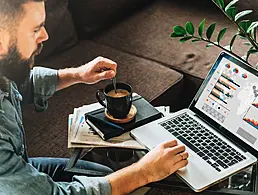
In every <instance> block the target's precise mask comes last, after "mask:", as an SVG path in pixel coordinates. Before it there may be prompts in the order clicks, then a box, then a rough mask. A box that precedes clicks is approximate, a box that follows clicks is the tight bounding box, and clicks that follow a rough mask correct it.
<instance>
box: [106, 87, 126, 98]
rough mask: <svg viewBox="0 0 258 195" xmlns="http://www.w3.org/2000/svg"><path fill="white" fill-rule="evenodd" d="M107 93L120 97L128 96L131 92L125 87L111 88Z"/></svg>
mask: <svg viewBox="0 0 258 195" xmlns="http://www.w3.org/2000/svg"><path fill="white" fill-rule="evenodd" d="M107 94H108V95H109V96H111V97H114V98H120V97H124V96H128V95H129V94H130V93H129V92H128V91H127V90H125V89H116V90H111V91H110V92H108V93H107Z"/></svg>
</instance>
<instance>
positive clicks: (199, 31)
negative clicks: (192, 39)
mask: <svg viewBox="0 0 258 195" xmlns="http://www.w3.org/2000/svg"><path fill="white" fill-rule="evenodd" d="M204 25H205V19H203V21H201V23H200V25H199V29H198V33H199V35H200V37H202V33H203V31H204Z"/></svg>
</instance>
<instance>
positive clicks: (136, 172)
mask: <svg viewBox="0 0 258 195" xmlns="http://www.w3.org/2000/svg"><path fill="white" fill-rule="evenodd" d="M106 179H107V180H108V182H109V183H110V185H111V192H112V195H121V194H128V193H130V192H132V191H133V190H135V189H137V188H139V187H142V186H144V185H146V184H147V183H149V182H150V181H149V179H148V175H147V174H146V170H144V169H141V168H140V166H138V164H137V163H135V164H133V165H131V166H129V167H126V168H124V169H121V170H119V171H116V172H115V173H112V174H110V175H108V176H106Z"/></svg>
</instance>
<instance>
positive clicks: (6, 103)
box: [0, 67, 111, 195]
mask: <svg viewBox="0 0 258 195" xmlns="http://www.w3.org/2000/svg"><path fill="white" fill-rule="evenodd" d="M57 83H58V76H57V70H53V69H49V68H43V67H35V68H33V70H32V71H31V75H30V79H28V81H27V82H26V83H25V84H23V85H22V86H20V87H19V89H18V87H17V85H16V84H15V83H14V82H11V83H10V90H9V92H5V91H3V90H1V89H0V194H8V195H9V194H10V195H19V194H22V195H41V194H42V195H43V194H44V195H52V194H53V195H54V194H55V195H57V194H65V195H68V194H69V195H70V194H71V195H72V194H74V195H79V194H87V195H92V194H96V195H98V194H111V187H110V184H109V183H108V182H107V180H106V179H105V178H101V177H85V176H74V177H73V182H70V183H68V182H54V181H53V180H52V179H51V178H50V177H49V176H48V175H47V174H44V173H41V172H38V171H37V169H35V168H34V167H33V166H32V165H31V164H29V163H28V156H27V149H26V144H25V136H24V129H23V125H22V112H21V103H34V105H35V108H36V110H37V111H44V110H45V109H46V108H47V105H48V104H47V100H48V98H49V97H51V96H52V95H53V94H54V92H55V91H56V86H57Z"/></svg>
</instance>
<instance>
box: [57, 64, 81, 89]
mask: <svg viewBox="0 0 258 195" xmlns="http://www.w3.org/2000/svg"><path fill="white" fill-rule="evenodd" d="M79 78H80V77H79V74H78V71H76V69H75V68H66V69H62V70H58V85H57V88H56V90H57V91H58V90H61V89H64V88H67V87H69V86H71V85H74V84H77V83H80V82H81V81H80V79H79Z"/></svg>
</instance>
